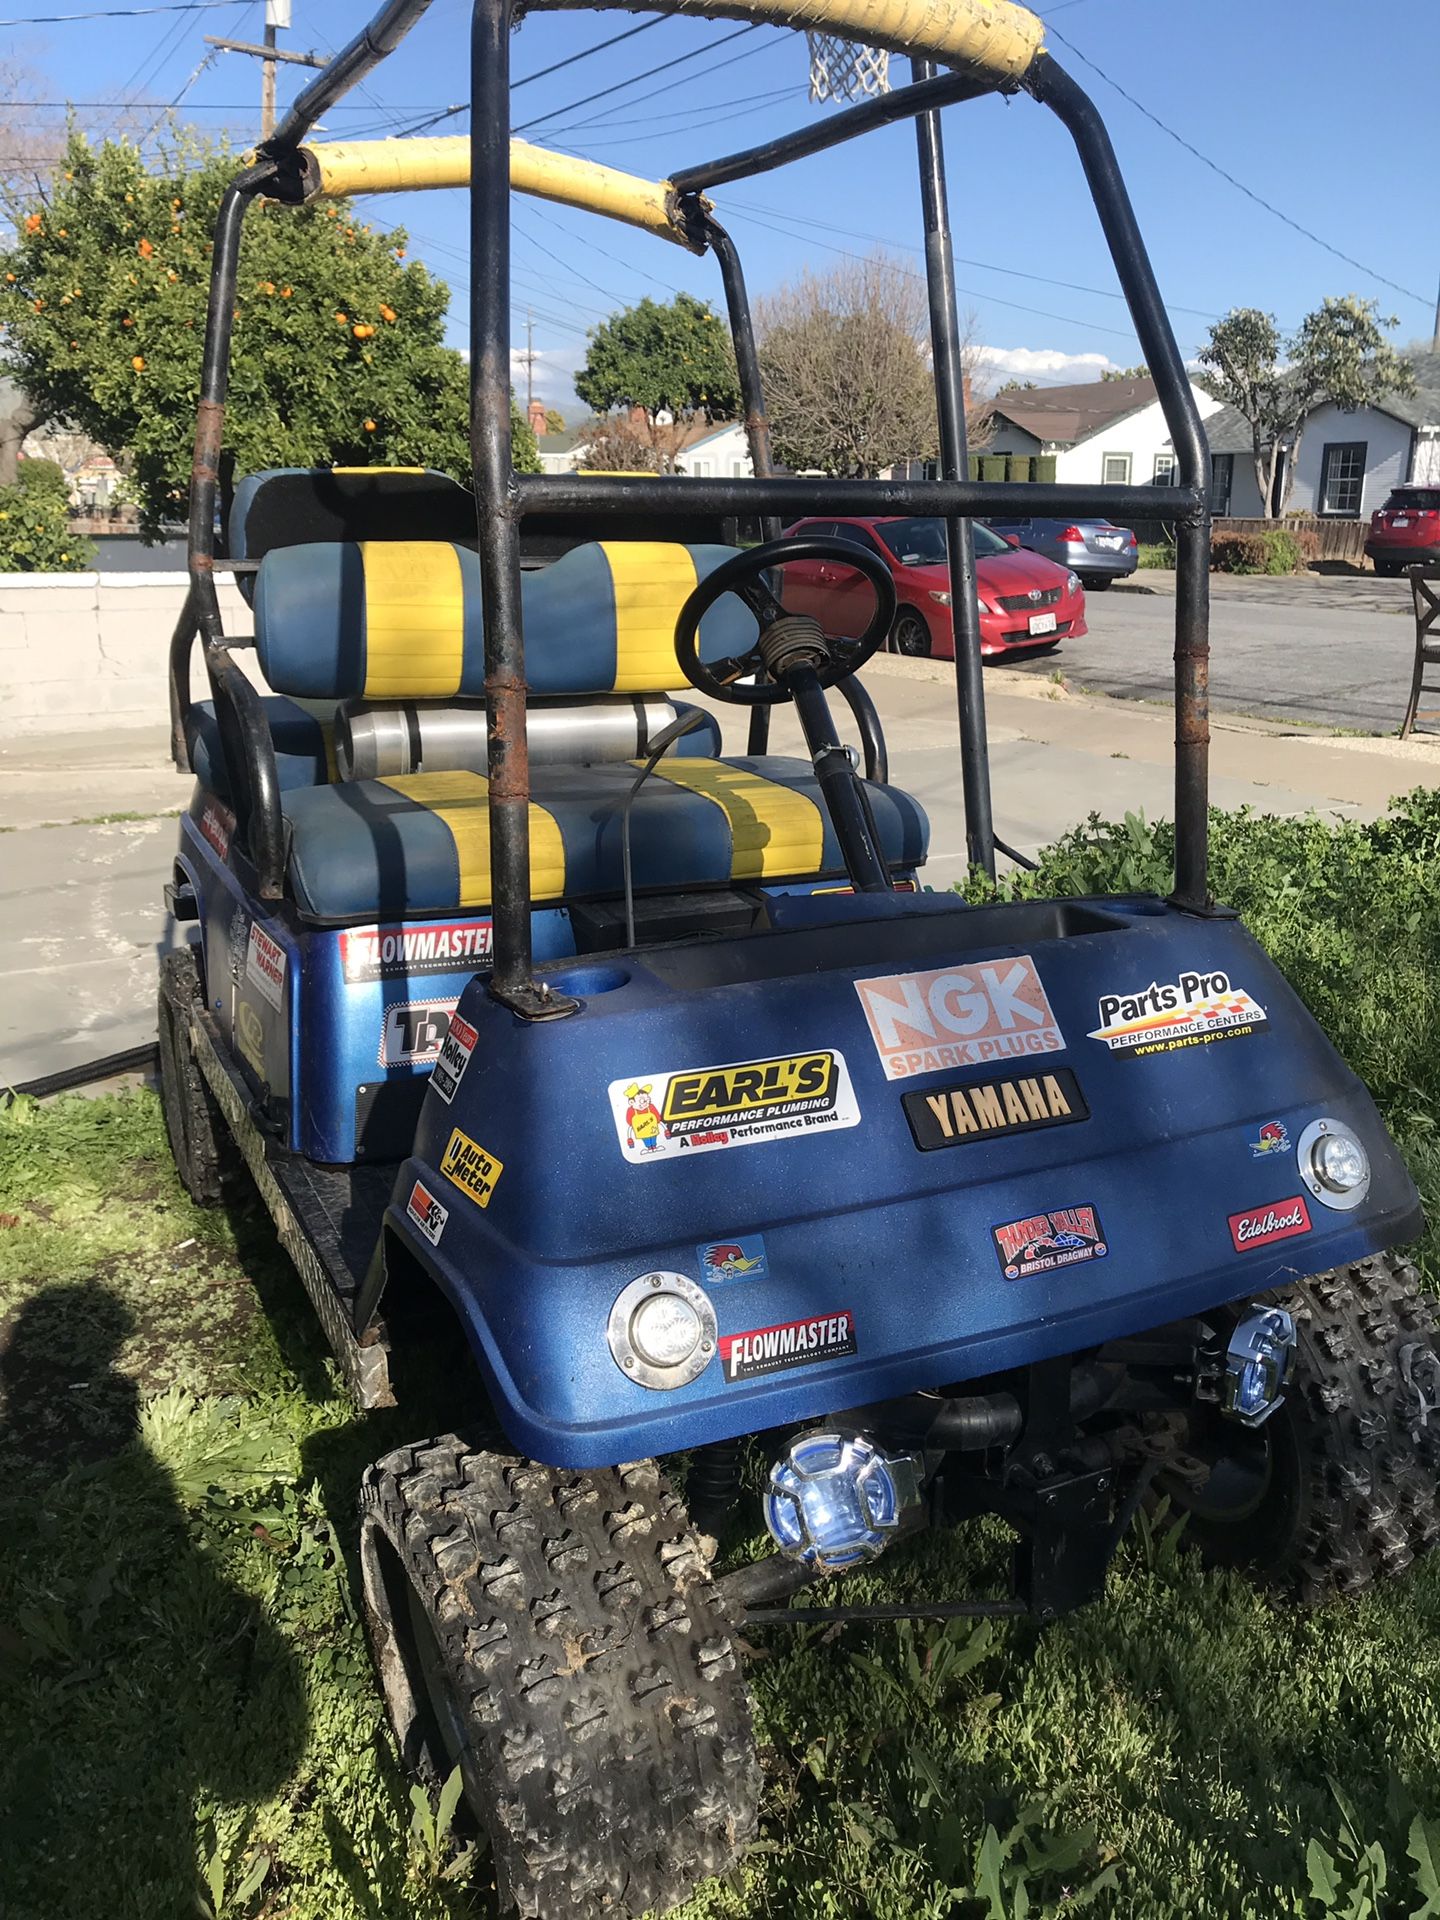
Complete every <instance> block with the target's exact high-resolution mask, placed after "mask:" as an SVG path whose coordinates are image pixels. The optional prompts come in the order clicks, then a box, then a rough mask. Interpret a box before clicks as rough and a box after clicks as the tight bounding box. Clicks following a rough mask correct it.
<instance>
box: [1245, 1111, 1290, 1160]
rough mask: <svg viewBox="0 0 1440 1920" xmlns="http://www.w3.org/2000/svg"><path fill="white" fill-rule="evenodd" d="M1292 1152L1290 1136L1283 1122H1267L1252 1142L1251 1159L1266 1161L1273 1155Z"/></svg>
mask: <svg viewBox="0 0 1440 1920" xmlns="http://www.w3.org/2000/svg"><path fill="white" fill-rule="evenodd" d="M1289 1151H1290V1134H1289V1130H1288V1129H1287V1128H1286V1126H1285V1123H1284V1121H1283V1120H1267V1121H1266V1122H1265V1124H1264V1126H1263V1127H1261V1129H1260V1131H1259V1132H1258V1133H1257V1134H1256V1136H1255V1138H1254V1139H1253V1140H1252V1141H1251V1142H1250V1158H1251V1159H1252V1160H1266V1159H1268V1158H1269V1156H1270V1155H1271V1154H1272V1153H1288V1152H1289Z"/></svg>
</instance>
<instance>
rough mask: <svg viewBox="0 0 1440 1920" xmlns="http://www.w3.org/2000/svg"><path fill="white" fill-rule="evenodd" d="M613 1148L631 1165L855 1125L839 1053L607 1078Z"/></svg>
mask: <svg viewBox="0 0 1440 1920" xmlns="http://www.w3.org/2000/svg"><path fill="white" fill-rule="evenodd" d="M610 1111H611V1112H612V1113H613V1115H614V1116H615V1131H616V1133H617V1135H618V1136H619V1140H620V1151H621V1153H623V1154H624V1156H625V1158H626V1159H627V1160H629V1161H631V1162H633V1163H634V1164H635V1165H637V1166H643V1165H645V1164H646V1163H647V1162H649V1161H653V1160H673V1159H675V1158H677V1157H679V1156H680V1155H689V1154H692V1153H712V1152H714V1151H715V1150H716V1149H718V1148H720V1147H748V1146H753V1145H755V1144H756V1143H758V1142H761V1141H767V1140H785V1139H792V1140H793V1139H795V1138H796V1137H797V1136H799V1135H801V1134H814V1133H825V1132H833V1131H834V1130H835V1129H836V1128H838V1127H853V1126H857V1125H858V1124H859V1121H860V1109H859V1107H858V1106H857V1105H856V1104H855V1093H854V1089H853V1088H852V1087H851V1085H850V1073H849V1069H848V1068H847V1067H846V1065H845V1059H844V1056H843V1055H842V1054H838V1053H831V1052H829V1051H826V1052H820V1053H797V1054H791V1055H789V1056H787V1057H784V1058H778V1059H773V1060H742V1061H739V1062H737V1063H735V1064H734V1065H729V1066H721V1067H695V1068H692V1069H690V1070H688V1071H686V1072H681V1073H643V1074H636V1075H635V1076H634V1077H633V1078H632V1079H628V1080H612V1081H611V1082H610Z"/></svg>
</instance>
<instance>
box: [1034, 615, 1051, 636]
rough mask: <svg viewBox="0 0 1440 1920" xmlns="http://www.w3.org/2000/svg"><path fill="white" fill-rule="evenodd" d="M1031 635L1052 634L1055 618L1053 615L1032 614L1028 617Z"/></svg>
mask: <svg viewBox="0 0 1440 1920" xmlns="http://www.w3.org/2000/svg"><path fill="white" fill-rule="evenodd" d="M1030 631H1031V633H1054V631H1055V616H1054V614H1053V613H1032V614H1031V616H1030Z"/></svg>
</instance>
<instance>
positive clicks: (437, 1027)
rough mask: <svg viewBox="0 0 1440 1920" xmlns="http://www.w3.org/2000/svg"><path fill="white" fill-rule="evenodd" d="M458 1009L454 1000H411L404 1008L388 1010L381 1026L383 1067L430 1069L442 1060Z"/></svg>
mask: <svg viewBox="0 0 1440 1920" xmlns="http://www.w3.org/2000/svg"><path fill="white" fill-rule="evenodd" d="M455 1006H456V1002H455V1001H454V1000H409V1001H407V1002H406V1003H405V1005H404V1006H402V1007H386V1009H385V1018H384V1020H383V1021H382V1022H381V1025H380V1064H381V1066H382V1067H415V1066H426V1065H428V1064H429V1063H430V1062H431V1061H432V1060H438V1059H439V1058H440V1049H441V1047H442V1046H443V1045H444V1041H445V1036H446V1034H447V1033H448V1032H449V1031H450V1016H451V1015H452V1014H453V1013H454V1011H455Z"/></svg>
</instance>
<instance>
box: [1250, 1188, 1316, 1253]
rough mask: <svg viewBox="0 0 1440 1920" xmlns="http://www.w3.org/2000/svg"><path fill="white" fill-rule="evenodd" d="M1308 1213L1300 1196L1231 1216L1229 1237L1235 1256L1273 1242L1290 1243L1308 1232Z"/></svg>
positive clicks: (1296, 1195)
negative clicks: (1286, 1241) (1287, 1241)
mask: <svg viewBox="0 0 1440 1920" xmlns="http://www.w3.org/2000/svg"><path fill="white" fill-rule="evenodd" d="M1309 1231H1310V1210H1309V1208H1308V1207H1307V1206H1306V1205H1305V1199H1304V1196H1303V1194H1298V1193H1297V1194H1295V1195H1293V1196H1292V1197H1291V1198H1290V1199H1289V1200H1276V1201H1274V1202H1273V1203H1272V1204H1271V1205H1270V1206H1266V1207H1251V1208H1250V1209H1249V1210H1248V1212H1245V1213H1232V1214H1231V1216H1230V1238H1231V1240H1232V1242H1233V1243H1234V1247H1235V1251H1236V1252H1237V1253H1249V1252H1250V1250H1251V1248H1252V1247H1268V1246H1269V1245H1270V1243H1271V1241H1273V1240H1293V1239H1294V1238H1295V1236H1296V1234H1297V1233H1309Z"/></svg>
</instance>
